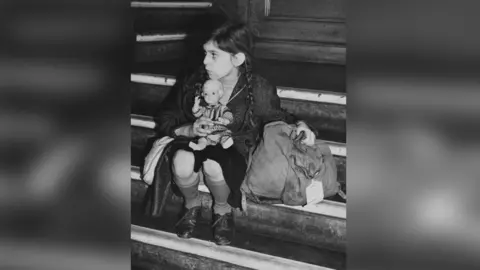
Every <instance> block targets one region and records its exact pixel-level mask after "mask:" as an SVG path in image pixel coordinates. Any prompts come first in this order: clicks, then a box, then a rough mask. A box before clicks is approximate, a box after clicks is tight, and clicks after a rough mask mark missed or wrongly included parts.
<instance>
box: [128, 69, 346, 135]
mask: <svg viewBox="0 0 480 270" xmlns="http://www.w3.org/2000/svg"><path fill="white" fill-rule="evenodd" d="M131 81H132V83H131V86H130V96H131V112H132V113H134V114H142V115H148V116H154V115H156V114H157V111H158V110H159V109H160V108H161V103H162V101H164V99H165V98H166V97H167V96H168V94H169V93H170V91H171V89H172V85H174V84H175V81H176V80H175V77H171V76H165V75H157V74H147V73H137V74H132V75H131ZM173 89H175V88H173ZM277 89H278V90H277V93H278V95H279V96H280V98H281V106H282V107H283V108H285V109H286V110H287V111H288V112H290V113H292V114H294V115H296V116H298V117H299V118H300V119H303V120H305V121H307V122H308V123H309V124H311V125H312V126H313V127H315V128H316V129H317V130H318V131H319V132H320V133H325V134H326V136H327V137H330V139H331V140H335V141H343V142H344V141H345V139H346V135H345V133H346V95H345V94H341V93H335V92H331V91H324V90H310V89H298V88H289V87H277ZM323 136H325V135H323ZM333 136H335V137H333ZM332 137H333V138H332Z"/></svg>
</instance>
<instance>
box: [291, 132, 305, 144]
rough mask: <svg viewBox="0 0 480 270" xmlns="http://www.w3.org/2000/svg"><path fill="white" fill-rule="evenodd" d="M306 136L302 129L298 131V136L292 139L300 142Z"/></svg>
mask: <svg viewBox="0 0 480 270" xmlns="http://www.w3.org/2000/svg"><path fill="white" fill-rule="evenodd" d="M306 137H307V135H306V134H305V131H302V132H300V134H298V136H297V137H296V138H295V139H293V140H294V141H295V142H296V143H300V142H301V141H303V140H304V139H305V138H306Z"/></svg>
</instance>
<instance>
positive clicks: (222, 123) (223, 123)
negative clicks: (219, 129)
mask: <svg viewBox="0 0 480 270" xmlns="http://www.w3.org/2000/svg"><path fill="white" fill-rule="evenodd" d="M215 123H216V124H220V125H224V126H226V125H228V124H230V121H229V120H227V119H226V118H223V117H219V118H217V121H215Z"/></svg>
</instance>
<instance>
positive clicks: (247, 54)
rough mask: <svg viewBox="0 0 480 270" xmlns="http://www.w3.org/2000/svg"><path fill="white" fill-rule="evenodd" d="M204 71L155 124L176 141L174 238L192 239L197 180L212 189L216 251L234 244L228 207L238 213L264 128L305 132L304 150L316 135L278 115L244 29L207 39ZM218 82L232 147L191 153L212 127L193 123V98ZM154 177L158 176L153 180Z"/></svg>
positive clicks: (227, 28)
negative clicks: (178, 213) (179, 202)
mask: <svg viewBox="0 0 480 270" xmlns="http://www.w3.org/2000/svg"><path fill="white" fill-rule="evenodd" d="M203 48H204V50H205V58H204V61H203V66H201V68H200V69H199V70H198V71H197V72H196V73H195V74H193V75H192V76H191V77H190V78H189V79H188V80H187V81H186V82H185V83H184V84H183V86H182V88H181V90H180V91H178V96H177V97H176V98H177V99H176V102H170V103H168V104H166V105H165V106H164V107H163V109H162V111H161V113H160V114H159V116H158V117H157V118H156V122H157V123H158V126H157V127H158V130H157V131H158V132H159V133H160V134H161V135H162V136H171V137H173V138H176V140H177V141H179V140H180V139H182V140H184V139H185V138H191V139H189V141H187V142H185V143H178V144H176V146H175V149H174V152H172V153H173V154H172V158H171V159H169V160H171V168H172V172H173V181H174V183H175V184H176V185H177V186H178V188H179V190H180V192H181V194H182V195H183V197H184V201H185V205H184V209H183V215H182V217H181V218H180V220H179V221H178V223H177V226H176V231H177V235H178V236H179V237H182V238H190V237H192V233H193V231H194V229H195V225H196V220H197V218H198V215H199V213H200V205H201V204H200V200H199V192H198V185H199V182H200V178H201V177H202V178H204V179H205V183H206V185H207V186H208V188H209V189H210V193H211V194H212V196H213V199H214V205H213V213H214V223H213V235H214V240H215V242H216V243H217V244H219V245H226V244H229V243H230V242H231V241H232V237H233V234H234V221H233V213H232V207H233V208H238V207H241V192H240V186H241V184H242V181H243V179H244V177H245V171H246V168H247V165H246V164H247V160H248V156H249V150H250V149H251V148H252V147H253V146H254V145H255V144H256V142H257V136H258V135H259V132H261V129H262V128H263V126H264V125H265V124H266V123H269V122H272V121H285V122H287V123H288V124H294V123H296V125H297V134H299V133H300V132H302V131H304V132H305V135H306V137H305V139H304V140H303V141H302V142H303V143H305V144H307V145H313V144H314V142H315V137H316V136H315V134H314V133H313V132H312V131H311V129H310V128H309V127H308V126H307V124H306V123H305V122H303V121H298V119H296V118H295V117H294V116H293V115H291V114H289V113H287V112H286V111H284V110H282V108H281V107H280V98H279V97H278V95H277V89H276V87H274V86H273V85H271V84H270V83H269V82H268V81H267V80H266V79H264V78H262V77H260V76H259V75H257V74H254V73H252V60H253V59H252V38H251V36H250V33H249V31H248V29H247V27H246V26H245V25H244V24H235V23H227V24H225V25H223V26H221V27H220V28H218V29H217V30H216V31H214V32H213V34H212V35H211V36H210V39H209V40H208V41H207V42H206V43H205V44H204V46H203ZM209 79H212V80H218V81H219V82H221V84H222V86H223V93H222V96H221V98H220V100H219V102H220V103H221V104H223V105H225V106H227V107H228V108H229V109H230V111H231V112H232V114H233V123H232V124H231V125H229V130H230V131H231V132H232V138H233V146H232V147H229V148H227V149H224V148H223V147H222V146H221V144H217V145H214V146H213V145H209V146H207V147H206V148H205V149H204V150H202V151H195V150H193V149H192V148H190V147H189V145H188V144H189V143H190V142H191V141H192V140H193V139H195V138H198V137H205V136H207V135H209V134H210V133H211V132H212V130H211V129H209V128H205V127H212V126H213V125H214V124H215V123H214V122H213V121H212V120H211V119H209V118H207V117H201V118H198V119H197V118H196V117H195V116H194V115H193V112H192V107H193V105H194V102H195V101H194V100H195V96H196V95H198V94H199V93H200V90H201V87H202V86H203V84H204V82H205V81H207V80H209ZM156 177H157V176H156Z"/></svg>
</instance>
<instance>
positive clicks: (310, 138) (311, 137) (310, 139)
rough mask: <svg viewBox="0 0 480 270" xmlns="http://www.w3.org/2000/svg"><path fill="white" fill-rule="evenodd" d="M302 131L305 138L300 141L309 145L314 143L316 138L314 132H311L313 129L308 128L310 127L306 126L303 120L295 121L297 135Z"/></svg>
mask: <svg viewBox="0 0 480 270" xmlns="http://www.w3.org/2000/svg"><path fill="white" fill-rule="evenodd" d="M302 131H304V132H305V139H303V140H302V143H303V144H306V145H309V146H311V145H314V144H315V140H316V136H315V133H313V131H312V130H310V128H309V127H308V126H307V124H305V122H303V121H299V122H298V123H297V136H298V135H299V134H300V132H302Z"/></svg>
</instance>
